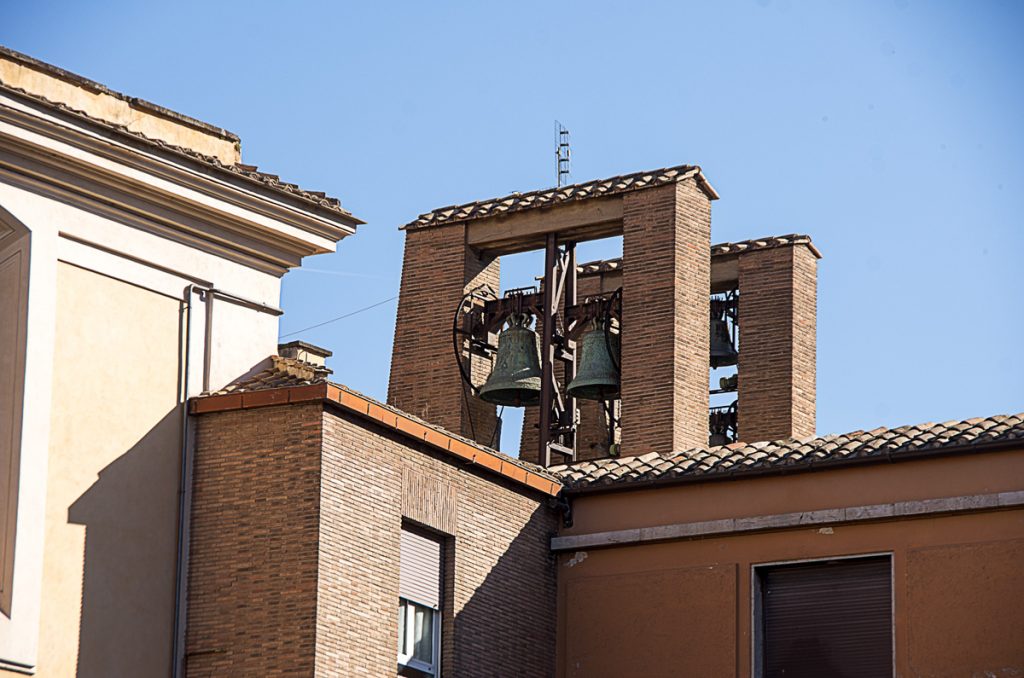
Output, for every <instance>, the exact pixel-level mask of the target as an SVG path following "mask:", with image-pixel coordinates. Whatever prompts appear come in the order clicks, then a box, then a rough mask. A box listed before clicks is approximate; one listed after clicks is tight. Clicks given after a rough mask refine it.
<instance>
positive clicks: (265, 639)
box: [185, 403, 322, 678]
mask: <svg viewBox="0 0 1024 678" xmlns="http://www.w3.org/2000/svg"><path fill="white" fill-rule="evenodd" d="M321 416H322V406H321V405H320V404H319V403H312V404H306V405H293V406H284V407H271V408H264V409H259V410H242V411H228V412H217V413H213V414H206V415H203V416H201V417H199V418H198V420H197V421H198V424H197V427H196V456H195V472H194V486H193V487H194V489H193V504H192V534H191V537H192V541H191V550H190V554H189V592H188V593H189V596H188V626H187V633H186V635H187V637H186V647H185V653H186V657H185V670H186V673H187V675H188V676H189V677H190V678H196V677H200V676H202V677H205V676H228V675H235V676H243V675H249V676H257V675H258V676H283V675H298V676H302V675H305V676H311V675H313V668H314V664H315V659H316V622H317V614H316V611H317V568H318V564H319V553H318V545H319V536H318V530H319V523H318V520H319V517H318V509H319V505H320V479H321V466H320V460H319V456H320V455H319V451H320V440H321Z"/></svg>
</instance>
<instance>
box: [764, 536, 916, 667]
mask: <svg viewBox="0 0 1024 678" xmlns="http://www.w3.org/2000/svg"><path fill="white" fill-rule="evenodd" d="M866 558H888V559H889V632H890V634H891V635H892V640H891V648H892V658H891V659H892V662H891V666H892V675H893V676H895V675H896V559H895V555H894V552H893V551H877V552H871V553H856V554H851V555H844V556H820V557H816V558H801V559H798V560H776V561H770V562H762V563H751V565H750V676H751V678H764V635H765V634H764V616H763V614H762V613H763V610H762V601H763V600H764V592H763V590H762V581H763V575H762V574H761V573H762V572H764V571H766V570H770V569H773V568H777V567H786V566H788V565H804V564H807V563H825V562H833V561H837V560H862V559H866Z"/></svg>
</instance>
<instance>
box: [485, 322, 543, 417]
mask: <svg viewBox="0 0 1024 678" xmlns="http://www.w3.org/2000/svg"><path fill="white" fill-rule="evenodd" d="M528 322H529V316H526V315H517V316H512V319H511V321H510V323H509V326H508V327H507V328H505V329H504V330H503V331H502V332H501V333H500V334H499V335H498V357H497V359H496V360H495V361H494V369H493V370H491V374H490V376H489V377H487V381H485V382H484V385H483V386H481V387H480V398H481V399H482V400H484V401H486V402H489V403H493V404H495V405H509V406H511V407H528V406H531V405H536V404H538V403H539V402H540V378H541V372H540V342H539V340H538V337H537V333H536V332H534V331H533V330H531V329H530V328H529V327H527V326H526V325H527V323H528Z"/></svg>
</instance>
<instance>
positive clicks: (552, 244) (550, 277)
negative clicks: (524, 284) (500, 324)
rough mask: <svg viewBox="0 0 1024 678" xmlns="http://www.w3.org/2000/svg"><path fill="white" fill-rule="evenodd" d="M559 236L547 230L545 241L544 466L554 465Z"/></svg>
mask: <svg viewBox="0 0 1024 678" xmlns="http://www.w3.org/2000/svg"><path fill="white" fill-rule="evenodd" d="M557 264H558V244H557V235H556V234H555V233H548V234H547V236H546V237H545V242H544V283H543V284H544V290H543V294H544V307H543V308H542V309H541V311H542V314H541V317H540V321H541V323H542V327H543V330H544V334H543V336H541V340H540V360H541V363H540V370H541V377H540V435H539V436H538V444H539V446H540V449H539V450H538V456H537V461H539V462H540V465H541V466H543V467H544V468H547V467H548V466H551V446H550V443H551V410H552V404H553V402H554V389H553V388H552V382H553V381H554V376H555V373H554V367H555V351H554V346H553V345H552V341H551V337H552V335H553V334H554V332H555V303H556V302H555V285H556V282H555V279H556V277H557V274H558V271H557Z"/></svg>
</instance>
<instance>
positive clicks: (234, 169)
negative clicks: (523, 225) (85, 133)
mask: <svg viewBox="0 0 1024 678" xmlns="http://www.w3.org/2000/svg"><path fill="white" fill-rule="evenodd" d="M0 91H4V92H10V93H13V94H15V95H17V96H20V97H24V98H25V99H27V100H29V101H33V102H35V103H37V104H39V105H41V106H45V107H47V108H51V109H53V110H56V111H60V112H61V113H64V114H66V115H71V116H74V117H76V118H79V119H81V120H82V121H84V122H86V123H88V124H91V125H95V126H97V127H100V128H103V129H106V130H109V131H113V132H117V133H118V134H123V135H125V136H128V137H131V138H132V139H136V140H138V141H141V142H143V143H145V144H147V145H149V146H152V147H154V148H157V149H160V150H163V151H168V152H170V153H174V154H176V155H178V156H181V157H184V158H187V159H188V160H191V161H195V162H200V163H202V164H204V165H206V166H207V167H210V168H213V169H214V170H217V171H220V172H224V173H227V174H231V175H232V176H236V177H241V178H243V179H246V180H248V181H250V182H252V183H255V184H258V185H260V186H262V187H263V188H266V189H269V190H271V191H274V192H275V193H279V194H282V195H289V196H292V197H293V198H296V199H298V200H301V201H302V202H305V203H307V204H308V205H310V206H314V207H320V208H323V209H326V210H328V211H330V212H334V213H335V214H338V215H340V216H343V217H345V218H346V219H347V220H350V221H352V222H354V223H355V224H357V225H358V224H365V223H366V222H365V221H363V220H362V219H360V218H359V217H357V216H355V215H353V214H352V213H351V212H349V211H348V210H346V209H345V208H344V207H342V206H341V200H339V199H338V198H333V197H330V196H328V195H327V194H326V193H323V192H321V191H310V190H307V189H304V188H301V187H300V186H298V185H297V184H290V183H287V182H284V181H281V178H280V177H279V176H277V175H276V174H269V173H267V172H261V171H259V170H258V169H257V167H256V166H255V165H247V164H245V163H236V164H234V165H227V164H225V163H223V162H221V161H220V159H219V158H216V157H214V156H211V155H205V154H203V153H200V152H198V151H194V150H192V149H190V148H185V147H183V146H176V145H174V144H169V143H167V142H165V141H161V140H159V139H153V138H151V137H147V136H146V135H145V134H142V133H140V132H136V131H134V130H130V129H128V128H127V127H125V126H124V125H117V124H114V123H111V122H107V121H106V120H101V119H100V118H96V117H94V116H91V115H89V114H88V113H86V112H85V111H80V110H78V109H76V108H72V107H71V106H68V105H67V104H63V103H60V102H57V101H51V100H50V99H47V98H46V97H43V96H40V95H38V94H33V93H31V92H27V91H25V90H24V89H21V88H20V87H12V86H11V85H6V84H4V83H0Z"/></svg>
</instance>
